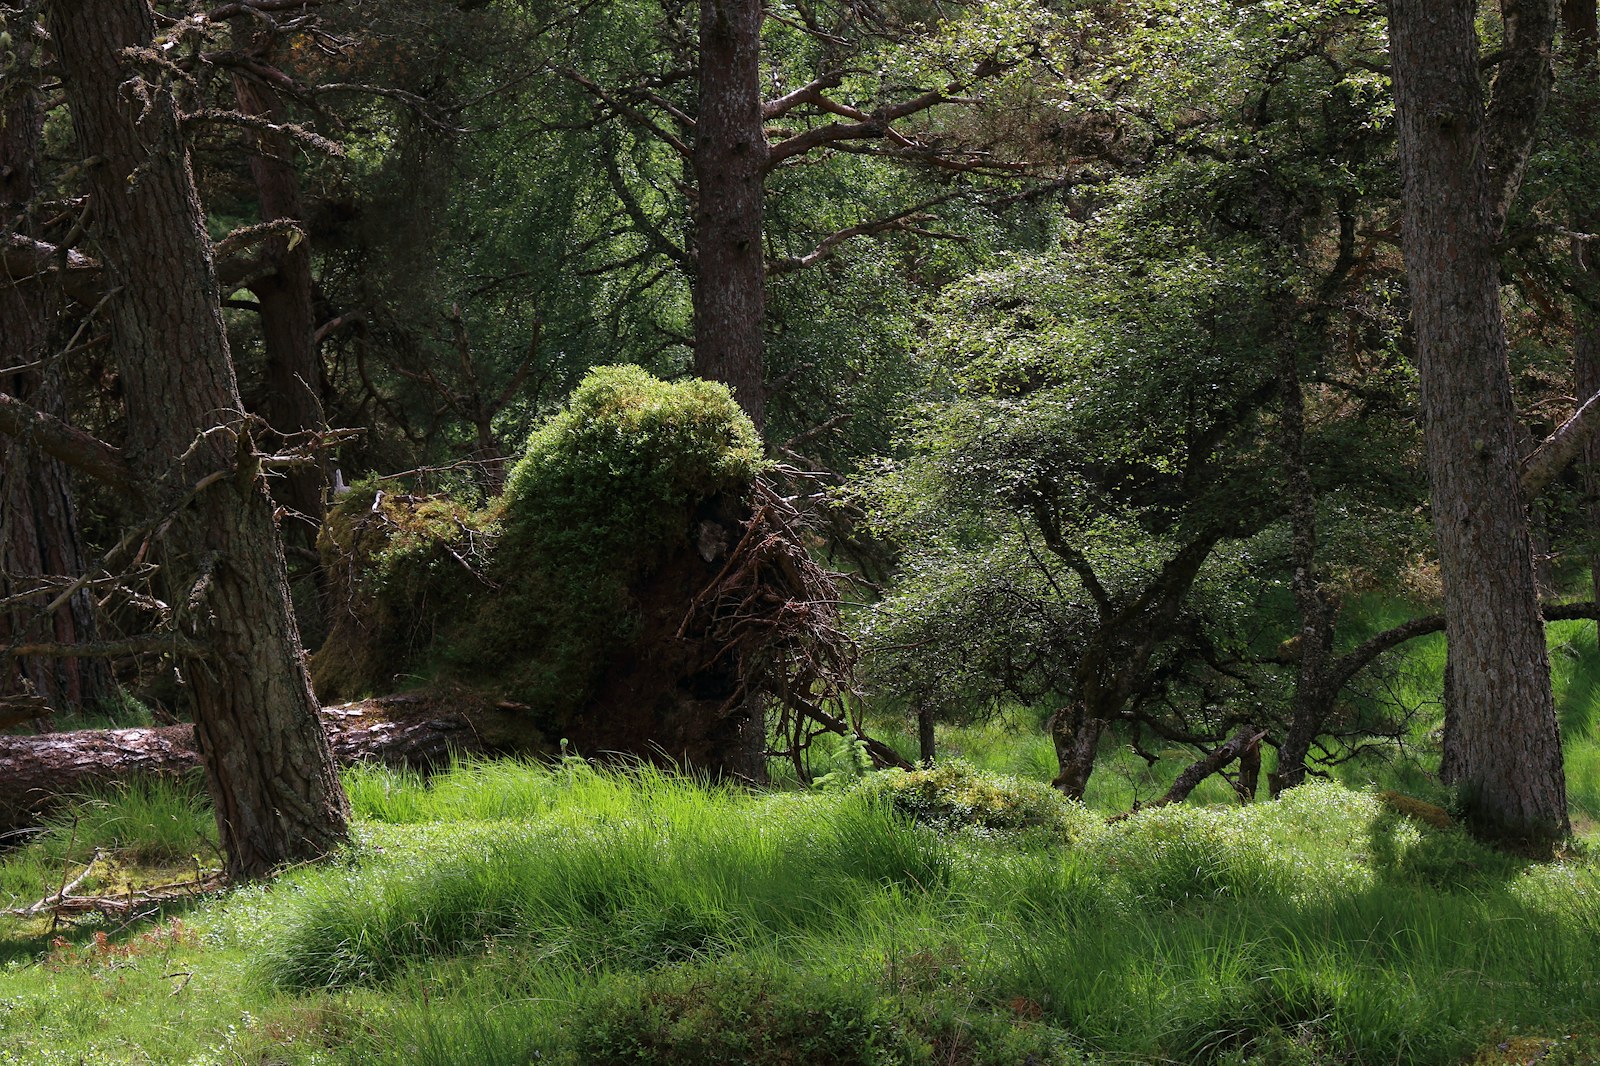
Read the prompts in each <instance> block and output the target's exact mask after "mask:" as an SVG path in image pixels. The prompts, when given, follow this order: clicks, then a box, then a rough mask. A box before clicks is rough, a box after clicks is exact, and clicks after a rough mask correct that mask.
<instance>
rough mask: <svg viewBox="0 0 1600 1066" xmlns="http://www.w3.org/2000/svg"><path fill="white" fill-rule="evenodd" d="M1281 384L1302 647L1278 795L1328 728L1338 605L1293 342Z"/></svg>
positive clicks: (1275, 787) (1297, 779) (1302, 770)
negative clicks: (1322, 571)
mask: <svg viewBox="0 0 1600 1066" xmlns="http://www.w3.org/2000/svg"><path fill="white" fill-rule="evenodd" d="M1278 388H1279V395H1280V404H1279V406H1280V408H1281V413H1282V419H1281V421H1280V429H1279V447H1280V448H1282V450H1283V473H1284V482H1285V485H1286V487H1287V490H1288V492H1287V496H1288V507H1289V530H1290V539H1291V551H1290V555H1291V559H1290V566H1291V567H1292V575H1291V578H1290V584H1291V586H1292V588H1293V591H1294V602H1295V607H1296V608H1297V609H1298V610H1299V612H1300V633H1299V642H1298V647H1299V649H1300V654H1299V663H1298V673H1297V676H1296V678H1295V686H1294V702H1293V706H1292V708H1291V711H1290V717H1289V728H1288V729H1287V730H1286V731H1285V733H1284V740H1283V744H1282V745H1281V746H1280V747H1279V748H1278V772H1277V773H1276V774H1274V775H1273V776H1272V778H1271V789H1272V792H1273V794H1274V795H1276V794H1277V793H1278V792H1279V791H1280V790H1282V789H1286V788H1294V787H1295V786H1296V785H1299V784H1300V783H1301V782H1303V781H1304V780H1305V776H1306V755H1307V753H1308V752H1309V751H1310V750H1311V742H1312V740H1314V739H1315V738H1316V735H1317V733H1318V732H1319V731H1320V730H1321V728H1322V722H1323V717H1324V714H1325V708H1326V707H1327V706H1328V705H1329V704H1330V703H1331V702H1332V696H1331V695H1327V694H1326V693H1325V689H1326V687H1327V672H1328V671H1327V667H1328V658H1329V656H1330V654H1331V653H1332V650H1333V607H1332V605H1331V604H1330V603H1329V602H1328V598H1327V597H1326V596H1325V595H1324V594H1323V591H1322V582H1321V580H1320V578H1319V577H1318V576H1317V500H1316V494H1315V491H1314V490H1313V487H1312V484H1311V471H1310V469H1309V468H1308V467H1307V466H1306V457H1305V399H1304V397H1303V395H1302V394H1301V391H1300V366H1299V361H1298V360H1297V359H1296V357H1295V353H1294V351H1293V350H1292V349H1291V348H1288V347H1286V348H1285V349H1284V350H1283V351H1282V352H1281V353H1280V355H1279V368H1278Z"/></svg>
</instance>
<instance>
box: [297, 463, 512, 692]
mask: <svg viewBox="0 0 1600 1066" xmlns="http://www.w3.org/2000/svg"><path fill="white" fill-rule="evenodd" d="M498 534H499V529H498V525H497V516H496V514H495V513H494V512H493V511H492V510H485V511H481V512H476V511H473V510H472V509H471V508H469V507H466V506H464V505H462V504H460V503H458V502H456V501H455V500H452V499H449V498H448V497H443V496H430V497H422V498H418V497H412V496H406V495H403V494H400V493H396V492H394V491H392V489H390V488H386V487H385V486H384V484H383V483H382V482H377V481H371V482H363V483H361V484H358V485H356V486H355V487H354V488H353V489H352V490H351V491H350V492H349V493H347V494H345V495H344V496H343V497H341V498H340V500H339V501H338V502H337V503H336V504H335V505H334V506H333V507H332V508H331V509H330V510H329V513H328V516H327V519H326V520H325V521H324V523H323V527H322V532H321V534H320V535H319V538H318V547H319V548H320V549H321V551H322V557H323V560H324V562H325V565H326V566H327V569H328V573H329V575H330V578H331V580H332V583H333V587H334V597H333V599H334V603H335V604H336V605H339V606H337V607H336V608H335V610H336V611H338V613H337V614H336V615H335V616H334V618H333V619H332V625H331V626H330V629H329V634H328V638H327V640H326V641H324V643H323V645H322V647H321V648H320V649H319V650H318V651H317V654H316V656H314V657H313V659H312V677H313V679H314V680H315V682H316V686H317V692H318V694H319V695H320V696H321V697H322V698H323V699H334V698H340V697H351V696H359V695H367V694H370V693H373V692H377V691H381V690H384V689H388V688H390V687H392V686H393V685H394V683H395V679H396V676H397V675H400V674H404V673H408V672H411V671H414V670H418V669H421V668H422V667H421V666H420V665H419V664H420V663H422V662H423V661H424V660H426V659H427V657H428V652H429V649H430V647H431V646H432V644H433V642H434V641H435V640H436V639H437V638H438V637H439V636H440V635H441V634H443V633H447V632H449V631H451V630H452V629H453V628H455V627H456V626H458V625H459V624H460V622H461V620H462V618H464V617H465V615H466V613H467V611H468V609H469V607H470V606H471V605H472V603H473V602H474V599H475V594H476V593H478V592H479V591H482V590H485V589H486V588H487V587H488V585H487V578H486V576H485V570H486V568H487V566H488V565H489V560H490V558H491V555H492V548H493V545H494V542H495V540H496V538H497V537H498Z"/></svg>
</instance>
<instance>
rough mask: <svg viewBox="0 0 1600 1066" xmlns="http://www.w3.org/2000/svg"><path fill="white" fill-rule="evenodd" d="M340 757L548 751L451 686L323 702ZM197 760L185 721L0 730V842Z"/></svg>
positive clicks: (418, 765)
mask: <svg viewBox="0 0 1600 1066" xmlns="http://www.w3.org/2000/svg"><path fill="white" fill-rule="evenodd" d="M322 724H323V726H324V727H325V728H326V729H327V734H328V739H329V742H330V744H331V746H332V750H333V752H334V753H335V755H337V757H338V759H339V761H340V762H341V763H342V764H344V765H347V766H348V765H350V764H352V763H356V762H363V761H368V762H381V763H384V764H386V765H389V766H396V767H401V766H403V767H408V768H410V769H414V770H422V771H430V770H434V769H437V768H439V767H442V766H445V765H447V764H448V763H449V761H450V759H451V758H453V757H457V756H464V755H524V756H549V755H553V754H555V750H556V749H555V748H554V747H553V746H552V745H551V744H550V742H549V741H548V740H547V739H546V738H545V737H544V735H543V734H541V733H540V732H539V731H538V730H537V729H535V728H534V727H533V725H532V724H531V719H530V718H529V716H528V715H527V714H526V712H524V711H522V710H520V709H518V708H510V707H505V706H499V705H494V704H489V703H486V702H484V701H482V700H474V699H472V698H470V697H465V696H460V695H456V694H446V695H430V696H422V695H417V696H389V697H385V698H382V699H374V700H364V701H361V702H359V703H349V704H343V705H341V706H337V707H327V708H324V709H323V711H322ZM200 768H201V756H200V751H199V749H198V747H197V746H196V742H195V735H194V727H193V726H189V725H175V726H165V727H163V728H160V729H108V730H82V731H78V732H72V733H53V734H49V735H47V736H20V737H0V780H4V781H5V782H6V788H5V790H4V792H3V793H0V842H3V841H4V840H5V839H6V838H7V837H10V836H14V835H15V834H16V833H17V832H18V831H19V830H25V829H26V828H28V827H29V826H33V825H36V824H38V820H39V817H40V816H41V815H42V814H44V813H46V812H48V811H49V810H51V809H52V808H54V807H56V806H59V805H60V804H61V803H62V802H64V801H66V800H70V799H71V798H72V797H73V796H76V795H81V794H82V793H83V792H84V791H85V790H86V789H91V788H94V787H97V786H100V787H103V786H105V785H108V784H113V783H115V782H119V781H123V780H127V779H129V778H132V777H136V776H139V775H161V776H167V777H174V776H179V775H182V774H187V773H192V772H194V771H197V770H199V769H200Z"/></svg>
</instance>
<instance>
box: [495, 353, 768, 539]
mask: <svg viewBox="0 0 1600 1066" xmlns="http://www.w3.org/2000/svg"><path fill="white" fill-rule="evenodd" d="M762 465H763V461H762V458H761V438H760V436H759V434H757V433H756V428H755V426H754V425H753V424H752V423H751V422H750V420H749V419H748V418H747V417H745V414H744V412H743V411H741V410H740V409H739V406H738V404H736V403H734V400H733V395H732V394H731V393H730V392H729V391H728V389H727V387H726V386H724V385H720V384H717V383H715V382H710V381H700V380H689V381H682V382H664V381H660V380H658V379H656V378H654V377H651V376H650V375H649V374H648V373H646V372H645V371H643V370H641V369H639V368H638V367H636V366H606V367H600V368H598V369H596V370H593V371H591V372H590V373H589V375H588V376H587V377H586V378H584V379H583V381H582V383H581V384H579V385H578V388H577V391H575V392H574V393H573V394H572V398H571V401H570V402H569V404H568V406H567V409H566V410H565V411H563V412H562V413H560V414H558V415H556V416H555V417H554V418H552V419H551V420H550V421H549V422H548V423H546V424H545V426H544V427H543V428H542V429H540V430H538V431H537V432H535V433H534V435H533V437H532V438H531V439H529V441H528V450H527V454H526V455H525V456H524V457H523V458H522V461H521V462H519V463H518V464H517V465H516V466H515V467H514V468H513V469H512V471H511V474H510V477H509V478H508V479H507V481H506V492H505V500H504V502H505V515H506V527H507V531H508V533H510V534H511V535H512V537H513V538H514V540H515V541H519V542H521V543H520V544H519V545H518V546H519V547H524V546H525V547H526V549H528V550H532V551H534V552H537V553H538V554H540V555H542V556H544V557H545V558H547V559H549V560H551V561H557V560H560V559H564V558H565V559H580V560H585V561H593V562H597V563H598V562H618V561H621V560H622V559H624V558H626V557H628V556H644V555H648V553H649V549H651V548H655V549H657V550H659V549H660V548H661V547H662V546H664V545H666V544H669V543H672V542H673V541H675V540H678V539H681V538H682V537H684V536H685V535H686V534H687V533H688V531H689V530H688V525H689V519H690V515H691V513H692V511H693V508H694V506H695V505H696V504H697V503H699V502H701V501H703V500H706V499H708V498H710V497H713V496H716V495H718V494H719V493H726V492H734V493H742V492H744V491H745V489H746V488H747V487H748V486H749V484H750V482H751V480H752V479H754V477H755V476H756V474H757V473H759V472H760V470H761V468H762ZM641 561H644V560H643V559H641Z"/></svg>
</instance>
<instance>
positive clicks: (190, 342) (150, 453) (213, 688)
mask: <svg viewBox="0 0 1600 1066" xmlns="http://www.w3.org/2000/svg"><path fill="white" fill-rule="evenodd" d="M49 21H50V29H51V34H52V39H53V47H54V48H55V51H56V55H57V59H58V60H59V62H60V66H61V71H62V84H63V86H64V88H65V89H66V94H67V100H68V103H69V105H70V107H71V109H72V116H73V127H74V130H75V132H76V135H77V137H78V142H79V145H80V150H81V151H82V152H83V155H84V157H85V158H92V159H94V162H93V163H92V164H91V165H89V166H88V167H87V170H86V173H87V182H88V186H89V192H90V197H91V201H92V204H93V225H92V227H91V233H92V234H93V235H94V237H95V238H96V240H97V243H98V245H99V252H100V257H101V261H102V263H103V266H104V270H105V277H106V282H107V287H108V289H111V290H114V295H113V296H112V298H111V299H110V300H109V301H108V303H107V313H108V318H109V327H110V333H111V339H112V346H113V348H114V350H115V353H116V357H117V360H118V363H119V367H120V371H121V378H122V383H123V388H124V392H125V395H126V398H127V404H128V411H129V434H128V437H129V439H128V445H127V449H126V459H127V462H128V464H129V465H130V466H131V467H132V468H133V470H134V471H135V472H136V473H137V474H138V475H140V477H141V478H142V479H143V481H144V482H145V483H146V484H147V485H148V486H149V497H150V500H149V503H150V510H151V512H153V513H152V514H151V517H152V518H154V517H157V516H160V515H161V514H162V513H163V511H166V512H167V513H166V515H165V522H166V523H167V525H166V533H165V536H164V538H163V541H162V544H161V546H160V549H161V552H160V563H161V567H162V572H161V576H162V578H163V582H164V587H165V592H166V599H167V601H168V602H169V603H170V604H172V607H173V610H174V614H175V624H176V625H177V626H178V627H179V628H180V629H181V631H182V632H183V634H184V635H185V636H187V637H189V638H190V639H191V640H193V641H194V642H196V643H197V644H198V645H201V646H204V647H205V649H206V652H205V654H204V655H203V656H199V657H189V658H185V659H184V660H183V661H182V662H181V670H182V673H183V676H184V678H185V681H186V683H187V684H188V686H189V687H190V689H191V691H192V694H193V700H194V708H195V734H196V738H197V742H198V746H199V749H200V751H201V753H202V756H203V761H204V764H205V770H206V778H207V784H208V787H209V790H210V793H211V797H212V800H213V803H214V804H215V807H216V812H217V822H218V827H219V831H220V836H221V843H222V846H223V850H224V852H225V853H226V855H227V872H228V875H229V876H230V877H232V878H252V877H259V876H263V875H266V874H268V873H270V872H271V871H272V870H273V869H274V868H276V867H278V866H280V865H282V864H284V863H288V862H296V861H301V860H306V859H314V858H318V857H321V856H323V855H326V854H328V853H329V852H330V851H331V850H332V849H333V848H335V847H337V846H338V845H339V844H341V843H342V842H343V841H345V840H346V839H347V837H348V826H347V823H348V817H349V805H348V802H347V800H346V799H345V796H344V792H343V789H342V788H341V786H340V784H339V778H338V774H337V768H336V766H335V763H334V760H333V754H332V751H331V750H330V748H329V746H328V738H327V735H326V734H325V733H324V731H323V729H322V724H321V719H320V717H319V716H318V713H317V711H318V707H317V703H316V701H315V699H314V698H313V696H312V694H311V685H310V681H309V680H308V678H307V675H306V669H305V663H304V653H303V652H302V650H301V647H300V637H299V632H298V630H297V628H296V625H295V619H294V615H293V614H292V612H291V610H290V606H289V591H288V584H287V580H286V577H285V571H284V559H283V549H282V545H281V543H280V541H279V538H278V531H277V528H276V526H275V525H274V522H273V505H272V501H271V499H270V498H269V497H268V495H267V491H266V488H265V487H264V484H263V481H264V479H263V478H262V477H261V474H260V470H259V463H258V460H257V457H256V453H255V451H254V447H253V442H252V437H251V432H250V426H251V422H250V420H249V419H248V418H247V417H246V415H245V413H244V411H243V410H242V407H241V403H240V399H239V390H238V383H237V380H236V379H235V376H234V371H233V364H232V361H231V359H230V355H229V351H228V345H227V338H226V334H225V332H224V329H223V323H222V314H221V304H220V299H219V296H218V293H217V279H216V273H215V269H214V266H213V263H212V258H211V252H210V244H209V242H208V240H207V239H206V233H205V228H204V220H203V217H202V214H201V211H200V204H199V200H198V198H197V196H196V193H195V187H194V181H193V177H192V175H191V173H190V171H189V164H188V157H187V153H186V152H185V149H184V146H183V143H182V140H181V139H180V136H179V130H178V117H177V109H176V106H175V104H174V101H173V98H172V96H171V93H170V92H169V90H168V88H167V87H166V86H163V85H161V84H159V83H157V82H154V81H152V80H147V77H148V78H150V79H154V78H155V77H156V73H155V66H156V65H155V64H151V65H150V69H148V70H141V69H140V66H139V62H140V60H139V57H140V54H141V50H143V51H145V52H148V50H149V49H150V48H151V45H152V41H153V37H154V20H153V16H152V13H151V10H150V8H149V6H148V4H147V3H145V0H115V2H107V0H102V2H97V3H90V2H88V0H57V2H55V3H52V4H51V5H50V9H49ZM202 484H203V485H205V486H206V487H204V488H200V487H199V486H201V485H202ZM196 489H198V491H196ZM186 497H187V498H188V499H187V502H181V501H183V500H184V499H185V498H186Z"/></svg>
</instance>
